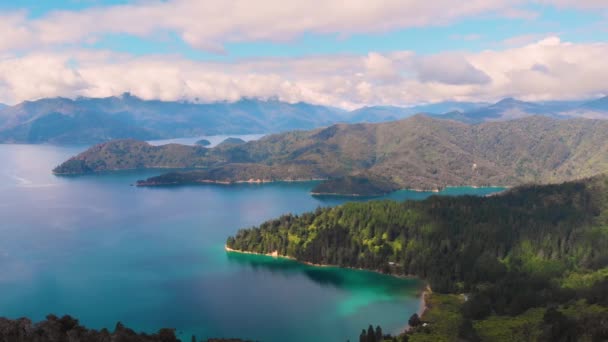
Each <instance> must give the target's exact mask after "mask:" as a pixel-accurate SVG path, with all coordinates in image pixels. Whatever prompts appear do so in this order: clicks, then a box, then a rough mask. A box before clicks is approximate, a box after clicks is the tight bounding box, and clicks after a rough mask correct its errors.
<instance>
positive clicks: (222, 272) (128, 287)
mask: <svg viewBox="0 0 608 342" xmlns="http://www.w3.org/2000/svg"><path fill="white" fill-rule="evenodd" d="M82 150H83V147H58V146H48V145H0V160H1V161H2V163H1V164H0V237H1V238H0V316H6V317H11V318H17V317H22V316H27V317H30V318H31V319H33V320H40V319H43V318H44V317H45V316H46V315H47V314H49V313H55V314H57V315H62V314H70V315H72V316H75V317H77V318H78V319H80V322H81V323H82V324H84V325H86V326H88V327H92V328H98V329H99V328H102V327H108V328H110V329H113V327H114V325H115V324H116V322H117V321H121V322H122V323H124V324H125V325H127V326H129V327H132V328H134V329H135V330H138V331H146V332H154V331H157V330H158V329H159V328H161V327H173V328H176V329H177V331H178V333H180V335H181V336H182V338H183V339H184V340H186V339H188V340H189V338H190V336H191V335H193V334H194V335H196V336H197V337H199V338H202V337H241V338H248V339H254V340H260V341H269V342H273V341H285V340H289V341H346V340H348V339H350V340H351V341H355V340H357V339H358V333H359V332H360V331H361V329H362V328H365V327H367V325H368V324H374V325H377V324H379V325H381V326H382V327H383V329H384V331H385V332H392V333H396V332H399V331H400V330H402V329H403V328H405V325H406V322H407V319H408V318H409V316H410V315H411V314H412V313H414V312H416V311H417V310H418V309H419V305H420V299H419V294H420V291H421V288H422V286H423V284H422V282H421V281H419V280H416V279H398V278H394V277H389V276H384V275H380V274H376V273H373V272H365V271H357V270H345V269H339V268H334V267H312V266H307V265H302V264H299V263H296V262H293V261H290V260H286V259H274V258H271V257H265V256H255V255H240V254H234V253H226V252H225V251H224V242H225V240H226V238H227V237H228V236H229V235H232V234H234V233H235V232H236V231H237V230H238V229H240V228H247V227H251V226H254V225H258V224H260V223H262V222H263V221H265V220H267V219H271V218H274V217H277V216H280V215H282V214H285V213H290V212H291V213H302V212H305V211H309V210H314V209H315V208H316V207H318V206H330V205H331V206H333V205H339V204H341V203H344V202H346V201H348V200H351V199H349V198H343V197H331V196H330V197H313V196H311V195H310V194H309V192H310V190H311V189H312V188H313V187H314V185H315V183H314V182H302V183H272V184H238V185H231V186H225V185H204V186H185V187H164V188H136V187H133V186H130V185H131V184H133V183H134V182H135V181H137V180H138V179H144V178H147V177H150V176H153V175H157V174H158V173H159V171H154V170H147V171H125V172H116V173H107V174H100V175H86V176H79V177H57V176H54V175H52V174H51V169H52V168H53V167H54V166H56V165H57V164H59V163H60V162H62V161H64V160H65V159H67V158H68V157H70V156H72V155H74V154H76V153H78V152H80V151H82ZM500 190H502V189H501V188H479V189H474V188H466V187H465V188H448V189H446V190H445V192H446V193H447V194H450V195H459V194H477V195H486V194H489V193H493V192H496V191H500ZM431 194H433V193H428V192H413V191H399V192H395V193H393V194H391V195H389V196H387V197H386V198H391V199H395V200H403V199H423V198H426V197H428V196H429V195H431ZM356 200H359V201H364V200H369V198H359V199H356Z"/></svg>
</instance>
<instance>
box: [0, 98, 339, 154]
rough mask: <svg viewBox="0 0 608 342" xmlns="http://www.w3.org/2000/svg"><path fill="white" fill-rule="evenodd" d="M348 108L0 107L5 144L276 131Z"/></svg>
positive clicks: (134, 102)
mask: <svg viewBox="0 0 608 342" xmlns="http://www.w3.org/2000/svg"><path fill="white" fill-rule="evenodd" d="M344 113H345V112H344V111H342V110H340V109H336V108H331V107H325V106H317V105H311V104H307V103H295V104H290V103H285V102H281V101H277V100H266V101H263V100H253V99H243V100H240V101H237V102H233V103H228V102H218V103H210V104H198V103H188V102H165V101H157V100H150V101H148V100H142V99H140V98H137V97H135V96H131V95H129V94H124V95H122V96H118V97H108V98H78V99H75V100H72V99H66V98H52V99H42V100H37V101H26V102H23V103H21V104H19V105H16V106H13V107H6V108H3V109H0V142H20V143H41V142H53V143H97V142H102V141H108V140H112V139H124V138H133V139H142V140H147V139H155V138H174V137H184V136H196V135H212V134H246V133H272V132H280V131H286V130H293V129H311V128H315V127H322V126H327V125H329V124H333V123H336V122H340V121H343V114H344Z"/></svg>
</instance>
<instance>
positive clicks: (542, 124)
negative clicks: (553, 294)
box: [54, 115, 608, 193]
mask: <svg viewBox="0 0 608 342" xmlns="http://www.w3.org/2000/svg"><path fill="white" fill-rule="evenodd" d="M237 165H240V166H238V167H239V168H240V169H239V172H238V173H237V175H238V176H239V177H242V178H241V179H231V178H230V177H231V174H230V173H231V171H234V170H235V169H236V168H237ZM243 165H248V166H249V167H243ZM136 168H173V169H177V168H197V169H203V170H211V169H213V170H214V171H213V174H209V173H205V172H198V173H197V172H191V173H189V174H187V173H185V174H184V176H183V177H181V178H183V179H186V180H188V182H192V181H194V182H200V181H214V180H220V179H221V180H222V181H226V180H228V181H231V182H234V181H244V180H249V179H256V178H259V177H258V176H259V175H260V174H262V176H264V177H267V178H268V179H270V178H272V179H275V180H289V179H330V180H332V182H330V183H329V184H327V186H326V187H327V188H328V189H329V190H330V191H333V192H337V193H346V192H347V190H349V189H344V191H341V189H339V187H340V186H342V185H346V186H347V187H348V185H356V184H355V183H352V182H350V183H348V182H340V181H339V180H336V179H340V178H343V177H346V176H355V177H361V176H362V175H363V176H364V177H366V178H369V179H370V180H372V181H373V182H375V180H377V179H384V180H385V181H386V184H390V185H391V187H396V188H412V189H437V188H443V187H445V186H462V185H477V186H484V185H503V186H504V185H518V184H523V183H527V182H536V183H549V182H560V181H566V180H572V179H574V178H576V177H589V176H593V175H596V174H599V173H604V172H608V121H597V120H584V119H575V120H552V119H549V118H542V117H531V118H526V119H520V120H513V121H508V122H492V123H484V124H480V125H467V124H462V123H458V122H454V121H449V120H439V119H432V118H430V117H426V116H423V115H417V116H414V117H411V118H408V119H405V120H401V121H395V122H389V123H381V124H352V125H347V124H340V125H334V126H331V127H327V128H324V129H317V130H312V131H296V132H288V133H283V134H277V135H271V136H267V137H265V138H262V139H260V140H258V141H253V142H249V143H246V144H241V145H237V146H218V147H216V148H211V149H206V148H203V147H201V146H194V147H191V146H183V145H176V144H171V145H165V146H151V145H148V144H146V143H144V142H138V141H133V140H121V141H113V142H109V143H106V144H102V145H97V146H94V147H92V148H91V149H89V150H88V151H86V152H84V153H81V154H80V155H78V156H75V157H73V158H71V159H70V160H68V161H67V162H65V163H63V164H62V165H60V166H58V167H57V168H56V169H55V170H54V171H55V172H56V173H59V174H79V173H87V172H98V171H107V170H120V169H136ZM263 169H265V171H264V172H261V170H263ZM210 176H212V177H218V179H216V178H212V179H205V178H201V177H210ZM179 178H180V177H169V179H171V180H175V179H179ZM161 179H162V178H161ZM156 181H158V180H156ZM336 188H338V189H337V190H336ZM382 188H385V186H383V187H382ZM380 190H382V189H380Z"/></svg>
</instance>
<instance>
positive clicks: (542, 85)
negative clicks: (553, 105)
mask: <svg viewBox="0 0 608 342" xmlns="http://www.w3.org/2000/svg"><path fill="white" fill-rule="evenodd" d="M607 55H608V43H585V44H578V43H569V42H564V41H561V40H560V39H559V38H558V37H547V38H545V39H542V40H539V41H537V42H534V43H531V44H528V45H525V46H521V47H516V48H510V49H506V50H488V51H483V52H479V53H449V54H446V53H443V54H436V55H430V56H421V55H416V54H415V53H413V52H411V51H401V52H391V53H376V52H374V53H369V54H367V55H363V56H358V55H326V56H313V57H299V58H262V59H254V60H241V61H236V62H223V63H220V62H196V61H191V60H187V59H184V58H182V57H179V56H139V57H137V56H129V55H124V54H115V53H112V52H99V51H66V52H63V53H58V52H48V53H36V54H27V55H25V56H21V57H17V56H13V57H7V56H4V57H0V102H8V103H16V102H18V101H22V100H30V99H36V98H41V97H51V96H68V97H74V96H79V95H82V96H93V97H102V96H111V95H118V94H121V93H123V92H131V93H133V94H134V95H137V96H140V97H143V98H146V99H163V100H178V99H188V100H195V99H199V100H200V101H205V102H209V101H222V100H229V101H233V100H237V99H239V98H241V97H260V98H270V97H278V98H279V99H281V100H284V101H288V102H297V101H306V102H311V103H317V104H325V105H332V106H340V107H344V108H354V107H359V106H363V105H373V104H385V105H409V104H415V103H422V102H436V101H442V100H471V101H493V100H497V99H499V98H502V97H506V96H515V97H518V98H521V99H524V100H552V99H576V98H583V97H591V96H597V95H601V94H607V93H608V85H607V84H606V82H605V80H606V79H608V64H606V63H605V56H607Z"/></svg>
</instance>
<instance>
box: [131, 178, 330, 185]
mask: <svg viewBox="0 0 608 342" xmlns="http://www.w3.org/2000/svg"><path fill="white" fill-rule="evenodd" d="M325 180H327V179H322V178H310V179H304V178H301V179H283V180H272V179H259V178H258V179H254V178H250V179H248V180H236V181H221V180H212V179H201V180H196V181H192V182H183V183H182V182H165V183H158V182H147V181H142V182H137V183H135V186H138V187H147V186H149V187H152V186H165V185H197V184H218V185H234V184H270V183H304V182H317V181H325Z"/></svg>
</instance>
